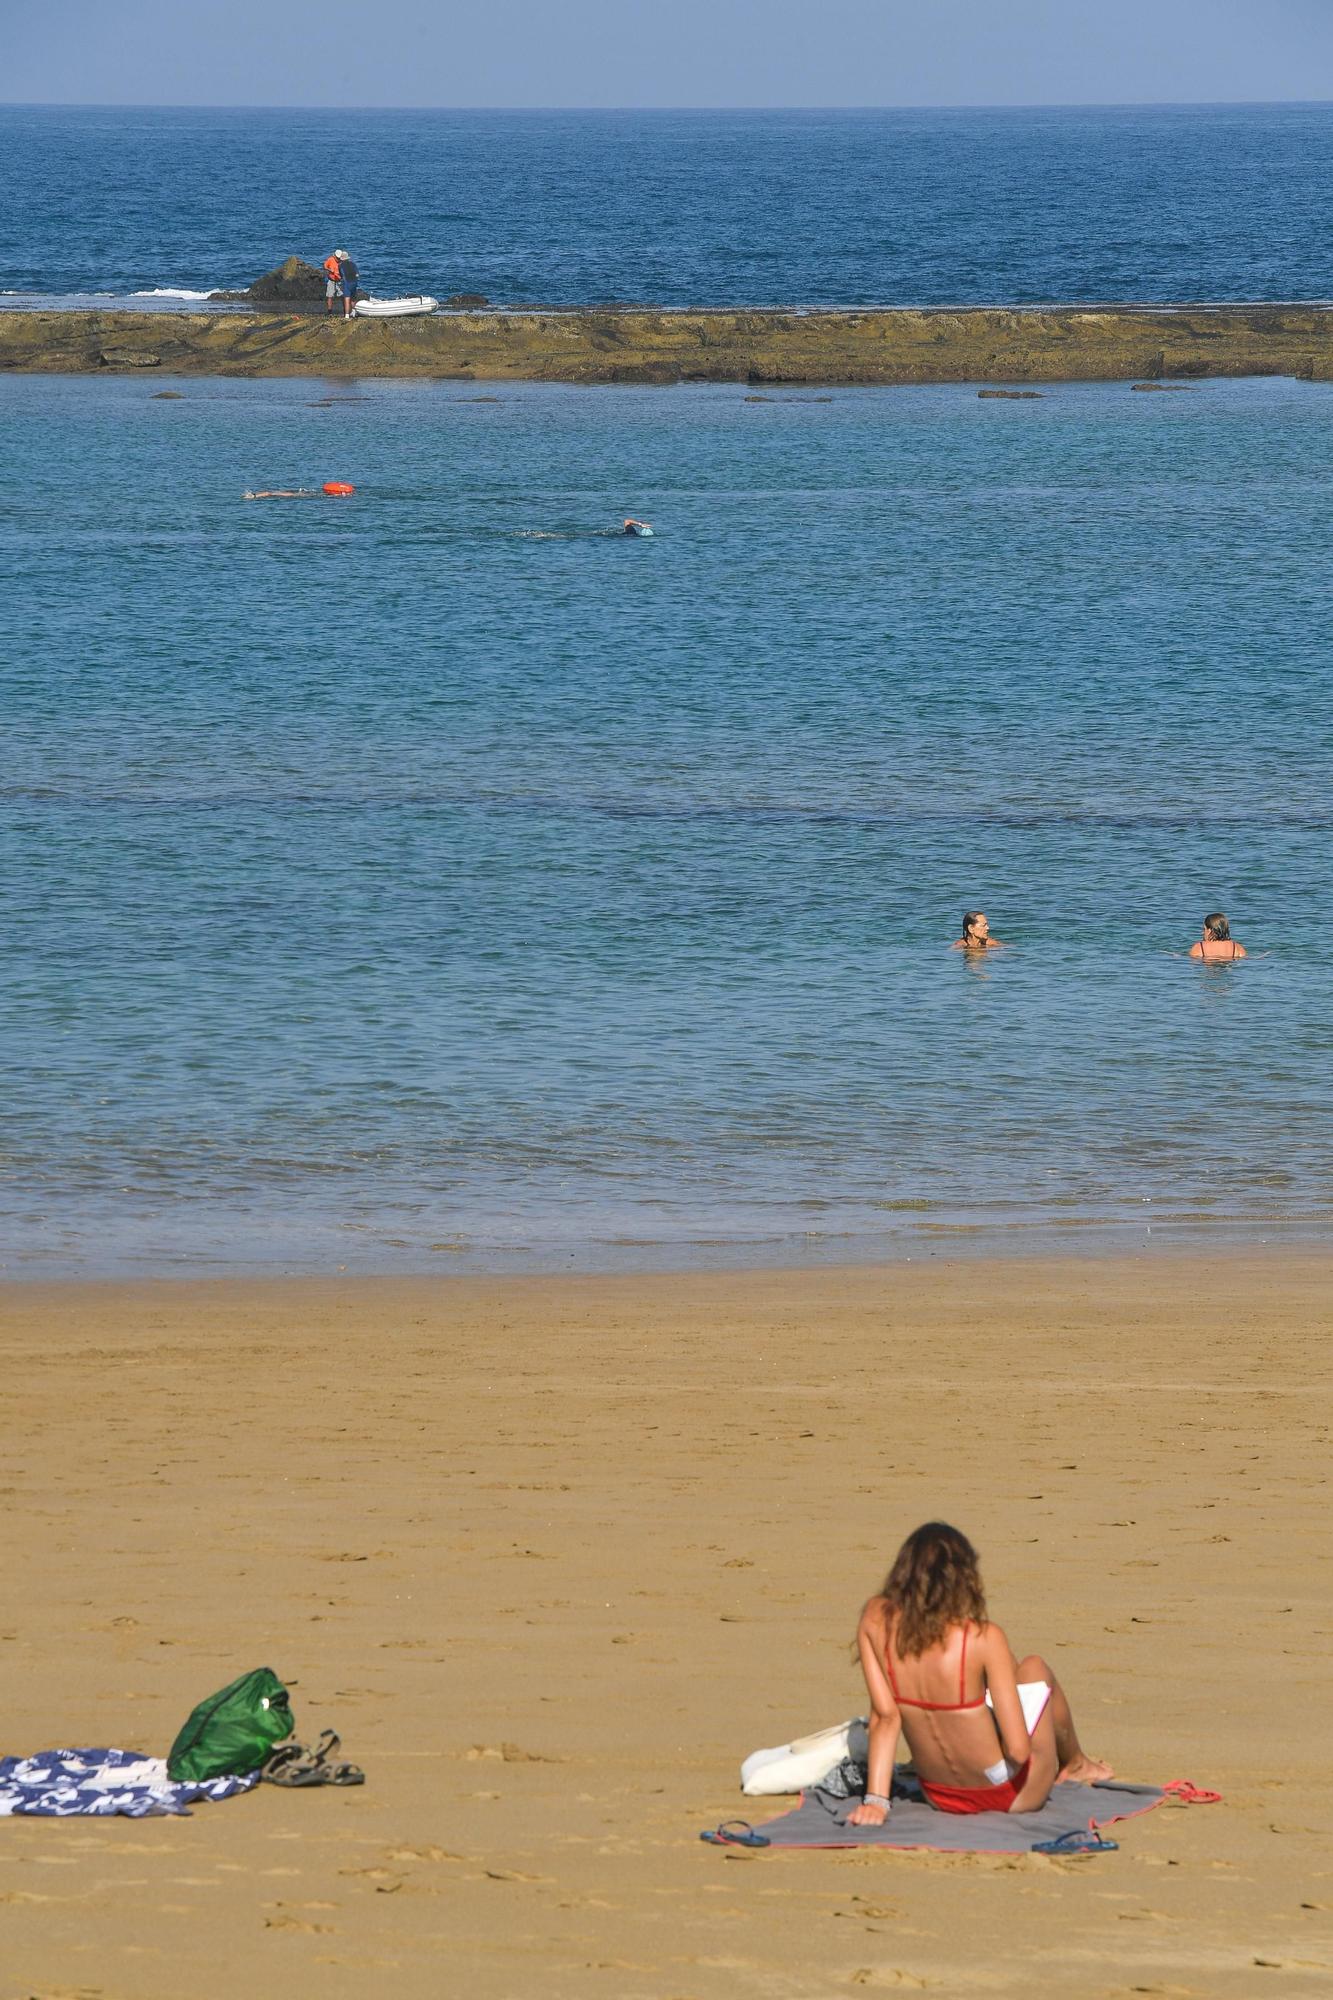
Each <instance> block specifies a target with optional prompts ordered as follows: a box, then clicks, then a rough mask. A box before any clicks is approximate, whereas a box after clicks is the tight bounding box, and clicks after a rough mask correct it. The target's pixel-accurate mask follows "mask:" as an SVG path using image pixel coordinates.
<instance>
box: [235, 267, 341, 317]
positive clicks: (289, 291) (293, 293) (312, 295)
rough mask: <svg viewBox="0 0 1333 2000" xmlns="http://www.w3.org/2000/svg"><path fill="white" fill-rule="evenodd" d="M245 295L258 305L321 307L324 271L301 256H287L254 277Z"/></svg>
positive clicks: (253, 303)
mask: <svg viewBox="0 0 1333 2000" xmlns="http://www.w3.org/2000/svg"><path fill="white" fill-rule="evenodd" d="M244 297H245V298H247V299H248V300H249V301H250V303H251V304H252V305H257V306H307V307H308V306H322V305H323V303H324V273H323V272H322V271H317V270H316V269H315V267H314V265H313V264H307V263H306V262H305V261H304V259H303V258H300V257H287V258H285V259H284V260H283V262H282V263H281V264H275V265H274V267H273V269H272V270H271V271H265V273H264V275H263V277H262V278H256V279H255V281H254V283H253V285H251V287H250V289H249V291H248V292H246V293H245V294H244Z"/></svg>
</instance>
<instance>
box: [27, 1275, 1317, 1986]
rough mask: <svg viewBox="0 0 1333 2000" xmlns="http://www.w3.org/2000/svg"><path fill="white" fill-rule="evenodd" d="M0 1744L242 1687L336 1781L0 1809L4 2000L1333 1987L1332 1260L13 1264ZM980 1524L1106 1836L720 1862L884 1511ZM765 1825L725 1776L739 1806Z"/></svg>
mask: <svg viewBox="0 0 1333 2000" xmlns="http://www.w3.org/2000/svg"><path fill="white" fill-rule="evenodd" d="M0 1311H2V1314H3V1322H2V1329H0V1368H2V1370H3V1381H4V1386H5V1399H6V1419H7V1423H6V1440H7V1446H8V1450H7V1460H8V1464H7V1468H6V1478H5V1481H4V1484H5V1487H6V1527H7V1530H8V1533H7V1538H6V1539H7V1561H6V1565H5V1578H6V1585H5V1590H4V1602H3V1608H2V1610H0V1698H2V1701H3V1712H4V1716H5V1727H4V1737H5V1741H4V1744H3V1746H2V1747H3V1749H4V1750H5V1751H7V1752H18V1751H28V1750H34V1749H38V1748H42V1747H46V1746H50V1745H56V1744H68V1743H76V1744H77V1743H88V1742H110V1743H115V1744H120V1745H123V1746H126V1747H142V1748H145V1749H149V1750H155V1751H161V1750H164V1749H165V1747H166V1745H167V1743H168V1742H169V1740H170V1738H171V1736H172V1735H173V1733H174V1731H175V1729H176V1727H177V1726H178V1724H179V1723H180V1722H181V1721H182V1720H183V1719H184V1716H185V1714H186V1712H187V1711H188V1710H189V1709H190V1708H191V1707H192V1706H193V1704H194V1703H195V1702H196V1701H197V1700H198V1699H200V1698H201V1697H202V1696H203V1695H205V1694H207V1693H208V1692H210V1691H211V1690H212V1689H213V1688H215V1687H217V1686H218V1685H220V1684H221V1683H222V1682H223V1681H225V1680H227V1679H229V1678H231V1677H233V1676H234V1675H235V1674H237V1673H239V1672H240V1671H242V1670H243V1669H245V1668H248V1667H250V1666H254V1665H259V1664H263V1663H268V1664H271V1665H272V1666H273V1667H275V1668H276V1669H277V1671H278V1672H279V1673H280V1674H282V1675H283V1676H284V1678H286V1679H288V1680H289V1681H290V1682H291V1683H293V1705H294V1708H295V1711H296V1715H297V1721H298V1725H299V1731H300V1733H301V1734H303V1735H306V1736H313V1735H314V1734H315V1733H316V1732H317V1731H318V1730H319V1729H321V1728H323V1727H325V1726H329V1725H336V1726H337V1727H338V1728H339V1729H340V1730H341V1732H342V1735H343V1739H344V1754H345V1755H347V1756H349V1757H353V1758H355V1759H356V1760H357V1761H359V1762H362V1763H363V1764H364V1765H365V1767H366V1770H367V1772H368V1780H369V1781H368V1783H367V1785H366V1787H365V1789H364V1790H361V1791H347V1792H337V1791H316V1792H280V1791H277V1790H274V1789H273V1788H272V1787H262V1788H261V1789H260V1790H259V1791H258V1792H256V1793H254V1794H252V1795H250V1796H248V1797H245V1798H241V1799H237V1800H234V1801H232V1802H230V1803H227V1804H222V1805H217V1806H213V1807H200V1808H199V1809H197V1811H196V1812H195V1814H194V1816H193V1817H192V1818H190V1819H185V1820H151V1821H142V1822H137V1823H135V1822H128V1821H87V1820H85V1821H64V1822H60V1821H10V1822H6V1823H5V1824H4V1826H3V1828H2V1829H0V1904H2V1905H3V1910H2V1911H0V1922H2V1923H3V1933H4V1945H3V1954H2V1958H3V1978H2V1979H0V1995H2V1996H3V2000H11V1996H19V1995H22V1996H30V1995H40V1996H42V2000H56V1996H62V2000H71V1996H75V1995H96V1996H98V2000H193V1996H199V2000H222V1996H227V2000H233V1996H235V1995H238V1994H242V1993H243V1994H246V1995H247V1996H257V2000H268V1996H274V2000H277V1997H278V1996H283V2000H286V1996H290V1995H295V1994H301V1995H304V1994H314V1993H318V1994H320V1995H321V1996H330V1997H331V2000H343V1996H347V2000H351V1996H358V2000H359V1996H363V1995H367V1994H371V1993H391V1994H393V1995H394V1996H395V2000H398V1996H405V2000H417V1996H420V2000H437V1996H440V1995H443V1994H453V1993H458V1994H464V1993H466V1994H468V1995H470V1996H478V2000H492V1996H494V1997H495V2000H500V1996H516V1995H528V1994H532V1995H537V1994H540V1995H542V1996H546V2000H551V1996H554V2000H564V1996H569V1997H570V2000H573V1996H576V1995H577V1996H580V2000H582V1996H587V1995H607V1996H616V2000H619V1996H634V2000H637V1997H638V1996H642V1997H643V2000H713V1996H718V2000H721V1996H724V1995H726V1996H736V1995H741V1996H747V1995H754V1996H772V2000H823V1996H826V1995H836V1994H841V1993H848V1994H850V1993H852V1992H859V1991H866V1992H870V1993H876V1992H885V1993H888V1992H894V1993H898V1992H908V1991H926V1992H935V1993H939V1994H941V1995H949V1996H952V1995H960V1994H969V1993H974V1992H975V1993H977V1994H984V1995H992V1994H1013V1995H1019V1994H1022V1995H1025V1996H1030V1995H1048V1994H1049V1995H1052V1996H1055V1995H1061V1996H1067V1995H1106V1996H1111V1995H1129V1994H1135V1993H1137V1994H1163V1995H1194V1994H1197V1995H1200V1996H1219V1995H1220V1996H1236V2000H1250V1996H1253V1995H1256V1994H1269V1993H1272V1994H1304V1993H1309V1994H1311V1995H1313V1994H1315V1993H1321V1992H1326V1991H1327V1990H1328V1985H1329V1979H1330V1972H1331V1971H1333V1920H1331V1918H1330V1911H1331V1910H1333V1838H1331V1834H1333V1778H1331V1777H1330V1767H1331V1765H1333V1724H1331V1723H1330V1720H1329V1715H1330V1708H1329V1692H1328V1671H1327V1669H1328V1661H1329V1657H1330V1646H1329V1640H1330V1630H1331V1628H1333V1612H1330V1609H1329V1585H1330V1554H1331V1553H1333V1541H1331V1537H1330V1530H1329V1511H1330V1510H1329V1491H1328V1472H1329V1453H1328V1431H1327V1426H1328V1415H1329V1386H1330V1374H1331V1373H1333V1368H1331V1366H1330V1359H1329V1341H1328V1336H1329V1332H1330V1328H1331V1326H1333V1309H1331V1307H1330V1293H1329V1286H1328V1278H1327V1261H1326V1260H1325V1259H1322V1258H1319V1257H1315V1256H1311V1255H1305V1256H1297V1255H1289V1254H1283V1255H1281V1256H1279V1255H1276V1254H1273V1255H1268V1256H1264V1255H1236V1256H1234V1257H1230V1258H1227V1257H1222V1258H1218V1257H1210V1258H1208V1259H1207V1260H1206V1261H1205V1260H1203V1259H1199V1258H1192V1257H1184V1256H1181V1257H1175V1256H1167V1255H1162V1256H1158V1257H1156V1258H1151V1259H1142V1260H1141V1259H1137V1258H1131V1257H1126V1258H1123V1259H1119V1260H1116V1261H1111V1262H1097V1261H1093V1260H1082V1261H1073V1260H1066V1261H1051V1262H1045V1263H1017V1262H1015V1263H1005V1264H1004V1265H1002V1266H1001V1267H998V1268H993V1269H990V1270H988V1269H986V1268H985V1267H983V1266H979V1265H977V1264H964V1263H947V1262H939V1261H926V1262H921V1263H912V1264H907V1265H903V1266H899V1267H893V1268H883V1269H878V1270H854V1271H838V1272H830V1271H811V1272H794V1273H793V1272H782V1273H772V1274H762V1273H760V1274H748V1275H736V1274H730V1275H722V1276H718V1275H694V1276H689V1277H672V1278H665V1279H646V1278H635V1279H628V1278H625V1279H622V1278H597V1279H582V1280H579V1279H559V1280H557V1279H550V1280H547V1279H506V1280H503V1281H500V1280H495V1281H480V1280H478V1281H471V1280H452V1281H424V1280H423V1281H421V1282H419V1283H404V1282H396V1281H387V1280H386V1281H381V1282H364V1283H362V1282H358V1283H341V1282H300V1283H296V1282H292V1283H268V1284H260V1283H255V1284H250V1283H241V1282H225V1283H216V1284H189V1285H184V1284H180V1285H178V1284H155V1285H140V1286H130V1285H118V1286H84V1287H77V1286H46V1287H36V1286H22V1285H15V1286H11V1287H9V1288H7V1289H6V1290H5V1291H4V1292H3V1294H0ZM935 1514H940V1515H944V1516H945V1517H947V1518H951V1519H953V1520H955V1521H957V1522H958V1523H959V1524H960V1525H961V1526H963V1527H965V1528H966V1529H967V1530H968V1531H969V1532H970V1533H971V1534H972V1535H973V1537H974V1538H975V1539H976V1540H977V1542H978V1543H979V1545H980V1547H981V1550H982V1554H983V1559H984V1563H985V1569H986V1574H987V1579H988V1583H989V1587H990V1594H991V1603H992V1609H993V1610H994V1612H995V1614H996V1615H997V1617H999V1618H1000V1620H1001V1621H1002V1622H1003V1623H1004V1624H1005V1625H1006V1627H1007V1628H1008V1630H1009V1632H1010V1635H1011V1637H1012V1638H1014V1640H1015V1641H1016V1643H1017V1644H1018V1646H1019V1649H1020V1651H1022V1650H1026V1649H1029V1648H1039V1649H1041V1650H1043V1651H1045V1652H1047V1653H1048V1654H1050V1656H1051V1657H1052V1659H1053V1661H1054V1662H1055V1664H1056V1666H1057V1669H1058V1671H1059V1672H1060V1674H1061V1676H1062V1678H1063V1679H1064V1680H1065V1682H1066V1685H1067V1686H1068V1688H1069V1690H1070V1693H1071V1696H1072V1699H1073V1702H1074V1707H1075V1713H1076V1715H1077V1716H1078V1718H1079V1721H1080V1726H1081V1728H1082V1730H1083V1733H1084V1737H1085V1741H1086V1743H1087V1746H1088V1748H1089V1749H1091V1750H1093V1751H1095V1752H1097V1753H1099V1754H1101V1755H1103V1756H1106V1757H1108V1758H1110V1759H1111V1760H1112V1761H1113V1762H1114V1764H1115V1766H1116V1768H1117V1770H1118V1771H1119V1772H1120V1773H1121V1774H1122V1775H1123V1776H1125V1777H1128V1778H1133V1779H1140V1780H1163V1779H1169V1778H1174V1777H1188V1778H1192V1779H1194V1780H1195V1781H1196V1782H1198V1783H1201V1784H1208V1785H1213V1786H1215V1787H1217V1788H1219V1789H1220V1790H1222V1791H1223V1792H1224V1793H1225V1794H1226V1803H1225V1804H1224V1805H1220V1806H1213V1807H1206V1808H1205V1807H1200V1808H1192V1809H1189V1810H1184V1809H1181V1808H1178V1807H1172V1808H1164V1809H1162V1810H1160V1811H1158V1812H1156V1813H1154V1814H1152V1815H1150V1816H1149V1817H1148V1818H1146V1819H1143V1820H1139V1821H1136V1822H1134V1823H1133V1824H1131V1825H1129V1826H1128V1827H1126V1828H1124V1829H1123V1830H1122V1837H1123V1846H1122V1849H1121V1851H1120V1852H1119V1853H1118V1854H1113V1855H1101V1856H1097V1857H1094V1858H1092V1859H1089V1860H1084V1861H1071V1860H1063V1861H1056V1860H1051V1859H1047V1858H1044V1857H1025V1858H1022V1859H1013V1858H982V1857H978V1858H972V1857H950V1858H947V1859H942V1858H937V1857H931V1856H928V1855H890V1854H881V1855H866V1854H837V1853H832V1854H788V1855H763V1854H755V1855H747V1854H723V1853H718V1852H715V1851H713V1850H710V1849H708V1848H706V1847H703V1846H701V1845H700V1843H699V1841H698V1839H697V1834H698V1830H699V1828H700V1827H702V1826H704V1825H706V1824H710V1823H714V1822H716V1821H717V1820H718V1819H720V1818H722V1817H724V1816H726V1815H729V1814H731V1813H733V1812H735V1811H737V1810H738V1809H741V1806H742V1802H741V1800H740V1798H739V1796H738V1793H737V1790H736V1785H737V1778H736V1770H737V1766H738V1764H739V1761H740V1759H741V1757H742V1756H743V1755H744V1754H745V1753H746V1752H747V1751H749V1750H751V1749H753V1748H755V1747H756V1746H757V1745H759V1744H766V1743H773V1742H780V1741H782V1740H784V1739H785V1738H787V1737H789V1736H791V1735H793V1734H798V1733H800V1732H802V1731H805V1730H808V1729H810V1728H813V1727H816V1726H818V1725H820V1724H823V1723H826V1722H831V1721H835V1720H838V1719H839V1718H841V1717H842V1716H845V1715H847V1714H850V1713H852V1712H854V1711H856V1710H857V1709H858V1707H859V1705H860V1702H861V1693H860V1688H859V1683H858V1676H857V1673H856V1671H855V1669H854V1667H853V1665H852V1662H851V1658H850V1649H849V1641H850V1637H851V1633H852V1630H853V1626H854V1623H855V1617H856V1612H857V1609H858V1607H859V1605H860V1603H861V1601H862V1599H863V1598H864V1597H865V1595H866V1594H867V1593H868V1591H869V1590H870V1589H872V1588H873V1587H874V1586H875V1585H876V1584H877V1582H878V1580H879V1578H880V1577H881V1575H882V1573H883V1569H884V1566H885V1563H886V1561H887V1559H888V1557H889V1556H890V1554H891V1553H892V1550H893V1548H894V1547H895V1546H896V1543H897V1540H898V1539H899V1537H900V1536H901V1534H902V1533H903V1532H904V1531H905V1530H907V1529H908V1528H910V1527H912V1526H914V1525H916V1523H917V1522H918V1521H920V1520H921V1519H924V1518H926V1517H928V1516H931V1515H935ZM769 1809H770V1808H769V1806H768V1805H767V1804H766V1803H765V1802H762V1801H756V1802H755V1803H754V1807H753V1809H752V1810H753V1815H754V1816H755V1817H762V1816H764V1815H765V1814H766V1813H767V1812H768V1811H769Z"/></svg>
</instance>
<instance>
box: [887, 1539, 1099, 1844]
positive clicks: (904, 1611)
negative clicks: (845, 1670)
mask: <svg viewBox="0 0 1333 2000" xmlns="http://www.w3.org/2000/svg"><path fill="white" fill-rule="evenodd" d="M856 1639H857V1647H858V1649H859V1651H860V1654H861V1665H862V1668H863V1669H864V1672H865V1677H866V1687H867V1688H868V1689H869V1691H870V1704H871V1716H870V1768H869V1771H868V1773H867V1778H866V1792H865V1801H864V1803H863V1804H862V1805H859V1806H857V1807H856V1808H855V1810H854V1811H853V1812H852V1813H850V1814H849V1816H848V1824H849V1825H851V1826H883V1824H884V1822H885V1820H886V1819H887V1818H888V1816H889V1786H890V1782H891V1780H892V1777H893V1759H894V1754H895V1752H896V1750H897V1748H898V1736H899V1733H900V1732H901V1733H902V1735H903V1736H905V1737H906V1739H907V1747H908V1749H909V1750H910V1751H911V1753H912V1763H913V1765H914V1767H915V1769H916V1775H917V1778H918V1780H919V1781H920V1785H921V1789H922V1791H923V1792H924V1793H925V1795H926V1798H927V1799H928V1800H929V1802H930V1804H931V1805H933V1806H935V1807H936V1808H937V1809H938V1810H939V1811H940V1812H950V1813H983V1812H1035V1811H1036V1809H1037V1807H1038V1806H1043V1805H1045V1803H1046V1800H1047V1798H1048V1797H1049V1796H1050V1791H1051V1787H1052V1785H1055V1784H1059V1783H1061V1782H1062V1781H1063V1780H1067V1779H1071V1778H1076V1779H1081V1780H1082V1782H1083V1783H1085V1784H1091V1783H1092V1782H1093V1781H1094V1780H1096V1779H1098V1778H1109V1777H1110V1775H1111V1767H1110V1765H1109V1764H1102V1763H1099V1762H1098V1761H1097V1760H1096V1759H1095V1758H1093V1757H1087V1756H1085V1755H1084V1753H1083V1750H1082V1747H1081V1745H1080V1744H1079V1740H1078V1736H1077V1734H1076V1732H1075V1729H1074V1718H1073V1716H1072V1715H1071V1714H1070V1712H1069V1703H1068V1701H1067V1700H1066V1699H1065V1694H1064V1690H1063V1688H1062V1687H1061V1686H1060V1683H1059V1682H1058V1681H1057V1680H1056V1678H1055V1675H1054V1674H1053V1673H1052V1672H1051V1670H1050V1668H1049V1667H1048V1666H1047V1664H1046V1662H1045V1660H1043V1659H1040V1658H1039V1657H1038V1656H1037V1654H1035V1653H1030V1654H1029V1655H1028V1656H1027V1658H1026V1659H1023V1660H1019V1659H1016V1658H1015V1657H1014V1654H1013V1651H1012V1650H1011V1648H1010V1645H1009V1641H1008V1640H1007V1639H1006V1638H1005V1636H1004V1633H1003V1632H1002V1631H1001V1630H1000V1628H999V1626H998V1625H993V1624H992V1623H991V1622H990V1620H989V1619H988V1618H987V1616H986V1593H985V1591H984V1590H983V1588H982V1583H981V1572H980V1569H979V1568H978V1564H977V1552H976V1550H975V1549H974V1548H973V1546H972V1544H971V1542H969V1541H968V1539H967V1536H966V1535H962V1534H960V1533H959V1531H958V1529H957V1528H951V1527H949V1526H948V1525H947V1523H945V1522H943V1521H927V1523H926V1525H925V1526H924V1527H923V1528H918V1529H917V1531H916V1533H915V1534H914V1535H909V1536H908V1537H907V1540H906V1541H905V1542H904V1543H903V1545H902V1547H901V1549H899V1551H898V1554H897V1557H896V1559H895V1561H894V1565H893V1568H892V1569H891V1570H890V1571H889V1574H888V1577H887V1578H886V1579H885V1584H884V1589H883V1591H882V1593H881V1594H880V1596H878V1597H872V1598H871V1600H870V1602H869V1603H868V1604H867V1606H866V1608H865V1610H864V1611H863V1612H862V1614H861V1624H860V1629H859V1630H858V1632H857V1635H856Z"/></svg>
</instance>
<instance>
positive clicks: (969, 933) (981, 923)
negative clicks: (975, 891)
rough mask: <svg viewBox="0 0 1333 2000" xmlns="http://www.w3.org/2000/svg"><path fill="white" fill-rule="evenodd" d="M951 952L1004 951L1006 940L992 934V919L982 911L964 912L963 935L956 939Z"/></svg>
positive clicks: (951, 946)
mask: <svg viewBox="0 0 1333 2000" xmlns="http://www.w3.org/2000/svg"><path fill="white" fill-rule="evenodd" d="M949 949H950V951H1003V950H1004V940H1003V939H1002V938H996V937H992V936H991V934H990V919H989V917H987V916H986V915H985V913H984V911H981V910H964V911H963V935H962V936H961V937H960V938H955V939H954V941H953V943H952V944H951V945H950V947H949Z"/></svg>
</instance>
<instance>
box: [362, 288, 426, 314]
mask: <svg viewBox="0 0 1333 2000" xmlns="http://www.w3.org/2000/svg"><path fill="white" fill-rule="evenodd" d="M439 303H440V302H439V300H438V299H432V298H428V297H427V296H426V294H425V293H424V292H421V293H419V294H418V295H417V297H416V298H414V299H358V300H357V302H356V305H355V307H354V308H353V310H354V312H355V313H356V316H357V318H358V319H406V318H408V316H409V315H410V314H413V313H433V312H434V310H435V308H436V306H437V305H438V304H439Z"/></svg>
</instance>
